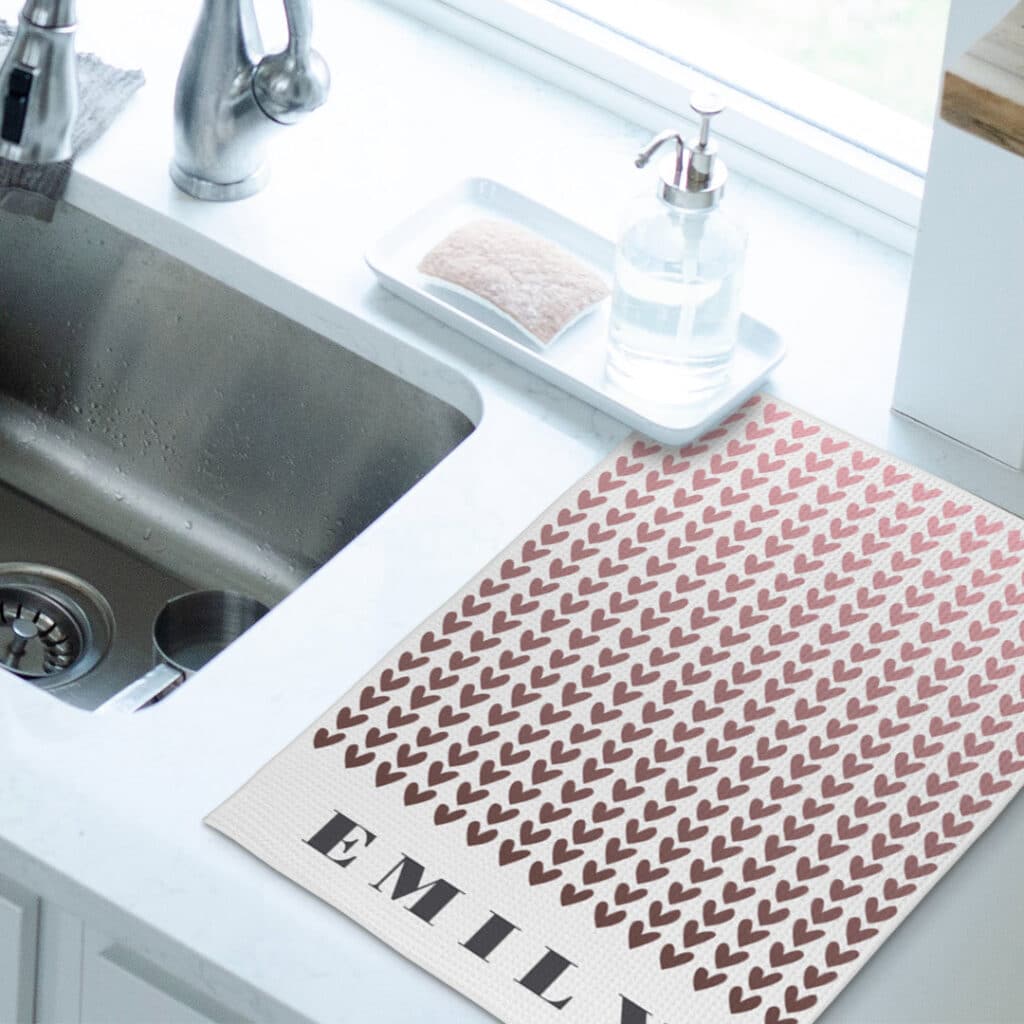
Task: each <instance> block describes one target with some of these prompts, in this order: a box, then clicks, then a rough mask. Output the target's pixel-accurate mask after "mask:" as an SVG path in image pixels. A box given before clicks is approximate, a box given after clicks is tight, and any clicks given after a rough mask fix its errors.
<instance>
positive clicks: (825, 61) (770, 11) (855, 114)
mask: <svg viewBox="0 0 1024 1024" xmlns="http://www.w3.org/2000/svg"><path fill="white" fill-rule="evenodd" d="M554 2H555V3H556V4H557V5H558V6H559V7H562V8H565V9H568V10H572V11H575V12H577V13H578V14H581V15H583V16H584V17H586V18H588V19H589V20H592V21H594V22H597V23H600V24H602V25H604V26H606V27H608V28H610V29H612V30H614V31H615V32H617V33H618V34H620V35H623V36H626V37H627V38H629V39H632V40H634V41H636V42H638V43H642V44H644V45H645V46H648V47H649V48H650V49H652V50H656V51H657V52H659V53H660V54H662V55H664V56H666V57H671V58H673V59H676V60H678V61H680V62H681V63H684V64H686V65H688V66H690V67H693V68H695V69H697V70H699V71H702V72H705V73H707V74H708V75H710V76H711V77H713V78H717V79H719V80H720V81H722V82H723V83H724V84H725V85H727V86H729V87H730V88H731V89H734V90H736V91H739V92H742V93H745V94H747V95H750V96H755V97H757V98H759V99H761V100H763V101H765V102H767V103H768V104H770V105H772V106H774V107H777V108H778V109H780V110H784V111H786V112H788V113H791V114H794V115H796V116H797V117H800V118H801V119H803V120H806V121H810V122H811V123H813V124H816V125H817V126H818V127H820V128H823V129H824V130H826V131H828V132H830V133H832V134H835V135H837V136H839V137H841V138H844V139H846V140H847V141H851V142H855V143H857V144H858V145H860V146H863V147H864V148H866V149H869V150H871V151H873V152H876V153H878V154H879V155H882V156H884V157H886V158H887V159H889V160H892V161H893V162H895V163H897V164H901V165H903V166H905V167H907V168H908V169H911V170H915V171H923V169H924V162H925V160H926V156H927V138H928V134H929V130H930V128H931V124H932V118H933V114H934V110H935V103H936V97H937V93H938V86H939V80H940V71H941V64H942V51H943V43H944V39H945V32H946V24H947V21H948V17H949V0H629V2H623V0H554Z"/></svg>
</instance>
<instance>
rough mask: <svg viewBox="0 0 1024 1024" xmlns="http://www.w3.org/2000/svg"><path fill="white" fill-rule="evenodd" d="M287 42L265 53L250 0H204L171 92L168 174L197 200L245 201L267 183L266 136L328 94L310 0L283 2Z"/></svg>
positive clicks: (327, 78)
mask: <svg viewBox="0 0 1024 1024" xmlns="http://www.w3.org/2000/svg"><path fill="white" fill-rule="evenodd" d="M284 9H285V16H286V18H287V21H288V45H287V47H286V48H285V49H284V50H283V51H282V52H281V53H273V54H267V55H266V56H264V55H263V44H262V42H261V40H260V31H259V26H258V24H257V22H256V12H255V11H254V10H253V5H252V0H203V6H202V11H201V12H200V15H199V21H198V23H197V24H196V28H195V31H194V32H193V34H192V41H191V42H190V43H189V46H188V50H187V51H186V52H185V59H184V61H183V62H182V65H181V72H180V73H179V75H178V87H177V90H176V91H175V96H174V161H173V163H172V164H171V178H172V179H173V180H174V183H175V184H176V185H177V186H178V188H180V189H182V190H183V191H185V192H188V193H189V195H193V196H196V197H197V198H199V199H220V200H226V199H244V198H245V197H246V196H251V195H253V194H254V193H256V192H258V191H259V190H260V189H261V188H262V187H263V186H264V185H265V184H266V181H267V176H268V167H267V162H266V152H265V150H266V141H267V137H268V136H269V135H270V134H271V132H272V131H273V130H274V129H275V128H276V127H278V126H280V125H289V124H294V123H295V122H296V121H299V120H300V119H301V118H302V117H303V116H304V115H305V114H308V113H309V112H310V111H312V110H315V109H316V108H317V107H319V106H320V105H321V104H322V103H323V102H324V101H325V100H326V99H327V93H328V90H329V89H330V82H331V76H330V72H329V71H328V70H327V65H326V64H325V63H324V60H323V58H322V57H321V56H320V54H318V53H317V52H316V50H314V49H313V48H312V47H311V45H310V37H311V35H312V29H313V25H312V22H313V16H312V11H311V9H310V0H284Z"/></svg>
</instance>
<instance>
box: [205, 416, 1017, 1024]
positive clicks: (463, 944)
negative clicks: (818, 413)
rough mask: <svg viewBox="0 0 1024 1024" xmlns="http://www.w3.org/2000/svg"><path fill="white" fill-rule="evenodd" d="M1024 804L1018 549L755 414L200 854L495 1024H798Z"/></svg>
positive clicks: (263, 780)
mask: <svg viewBox="0 0 1024 1024" xmlns="http://www.w3.org/2000/svg"><path fill="white" fill-rule="evenodd" d="M1022 779H1024V531H1022V528H1021V525H1020V523H1019V522H1018V521H1017V520H1016V519H1015V518H1014V517H1012V516H1010V515H1009V514H1007V513H1005V512H1002V511H999V510H997V509H995V508H993V507H991V506H989V505H986V504H985V503H983V502H982V501H980V500H978V499H976V498H973V497H971V496H969V495H966V494H964V493H962V492H960V491H958V490H956V489H955V488H952V487H950V486H949V485H947V484H945V483H942V482H940V481H938V480H935V479H933V478H930V477H928V476H926V475H925V474H923V473H921V472H919V471H917V470H914V469H912V468H910V467H908V466H905V465H903V464H901V463H899V462H898V461H896V460H895V459H892V458H891V457H889V456H887V455H885V454H884V453H882V452H879V451H876V450H873V449H871V448H869V447H867V446H866V445H864V444H862V443H860V442H857V441H856V440H854V439H852V438H850V437H847V436H845V435H842V434H839V433H838V432H836V431H834V430H832V429H831V428H828V427H827V426H825V425H823V424H821V423H819V422H817V421H815V420H813V419H811V418H809V417H807V416H806V415H803V414H801V413H800V412H799V411H797V410H794V409H791V408H789V407H787V406H785V405H783V404H782V403H780V402H778V401H774V400H769V399H767V398H764V397H757V398H755V399H753V400H751V401H750V402H749V403H747V405H746V406H744V408H743V409H741V410H740V411H738V412H737V413H735V414H734V415H733V416H731V417H730V418H729V419H728V420H727V421H726V422H725V423H724V424H722V425H721V426H720V427H718V428H717V429H715V430H713V431H712V432H711V433H709V434H708V435H707V436H705V437H704V438H702V439H701V440H700V441H699V442H698V443H696V444H694V445H691V446H689V447H687V448H684V449H677V448H667V447H664V446H661V445H658V444H654V443H650V442H647V441H645V440H642V439H637V438H633V439H631V440H629V441H628V442H626V443H625V444H623V446H622V447H621V448H620V449H619V450H618V451H616V452H614V453H613V454H612V455H611V456H610V457H609V458H608V459H607V460H606V461H605V462H604V463H603V464H602V465H601V466H599V467H598V468H597V469H596V470H595V471H594V472H593V473H591V474H590V475H589V476H588V477H586V478H585V479H584V480H582V481H581V482H580V483H579V484H578V485H577V486H575V487H574V488H573V489H572V490H571V491H570V492H569V493H568V494H566V495H565V496H564V497H563V498H562V499H561V500H560V501H558V502H556V504H555V505H554V506H553V507H552V508H551V509H550V510H549V511H548V512H547V513H546V514H545V515H543V516H542V517H541V518H540V519H539V520H538V521H537V522H536V523H535V524H534V525H532V526H531V527H530V528H529V529H528V530H527V531H526V532H525V533H524V534H523V535H522V536H521V537H520V538H519V539H518V540H516V541H515V542H514V543H513V544H512V545H511V546H510V547H509V548H508V549H507V550H506V551H505V552H503V553H502V554H501V555H500V556H499V557H498V558H497V559H496V560H495V561H494V562H492V563H491V564H490V565H488V566H487V567H486V568H485V569H484V570H483V571H482V572H481V573H480V574H479V575H478V576H477V577H476V578H475V579H474V580H472V581H471V582H470V583H469V584H468V585H467V586H466V587H465V588H464V589H463V590H462V591H461V592H460V593H459V594H457V595H456V596H455V597H454V598H452V600H451V601H449V602H448V603H447V604H446V605H445V606H444V607H442V608H441V609H439V610H438V611H437V612H436V613H435V614H434V615H433V616H431V618H430V619H428V620H427V622H425V623H424V624H423V626H422V627H421V629H420V630H418V631H417V632H416V633H415V634H413V635H412V636H410V637H409V638H408V639H407V640H406V641H404V642H403V643H402V644H400V645H399V646H398V647H397V648H396V649H395V650H394V651H393V652H392V653H391V654H389V655H388V657H387V658H385V659H384V661H383V662H382V663H381V664H380V665H379V666H377V667H376V668H375V669H374V670H373V671H372V672H371V673H370V674H369V675H368V676H367V677H366V678H365V679H363V680H362V681H361V682H359V683H358V684H356V685H355V686H353V687H352V688H351V689H349V690H348V692H347V693H346V694H345V696H344V698H343V699H342V700H341V701H340V702H339V703H338V704H337V705H335V706H334V707H333V708H331V709H330V710H329V711H328V712H327V713H326V714H325V715H323V716H322V717H321V718H320V719H319V720H318V721H317V722H316V723H314V724H313V725H312V726H311V727H310V729H309V730H308V731H307V732H306V733H304V734H303V735H302V736H301V737H299V739H298V740H296V741H295V743H293V744H292V745H291V746H289V747H288V748H287V749H286V750H285V751H283V752H282V753H281V754H280V755H279V756H278V757H277V758H275V759H274V760H273V761H272V762H271V763H270V764H269V765H268V766H266V767H265V768H264V769H263V770H262V771H261V772H259V773H258V774H257V775H256V776H255V778H254V779H253V780H252V781H250V782H249V783H248V784H247V785H246V786H245V787H244V788H243V789H242V790H241V791H240V792H239V793H237V794H236V795H235V796H234V797H232V798H231V799H230V800H228V801H227V802H226V803H225V804H224V805H223V806H222V807H220V808H219V809H218V810H217V811H215V812H214V813H213V814H212V815H211V816H210V818H209V819H208V821H209V823H210V824H211V825H213V826H214V827H215V828H217V829H219V830H220V831H222V832H223V833H225V834H226V835H228V836H230V837H232V838H233V839H235V840H236V841H237V842H239V843H240V844H242V845H243V846H244V847H246V848H247V849H249V850H251V851H252V852H253V853H255V854H256V855H257V856H259V857H260V858H262V859H263V860H264V861H266V862H267V863H268V864H270V865H271V866H272V867H274V868H276V869H277V870H278V871H280V872H282V873H284V874H285V875H287V876H288V877H290V878H292V879H294V880H295V881H297V882H298V883H299V884H300V885H303V886H305V887H306V888H308V889H309V890H310V891H312V892H314V893H316V894H317V895H318V896H320V897H321V898H323V899H324V900H327V901H329V902H330V903H331V904H332V905H334V906H335V907H337V908H338V909H340V910H342V911H344V912H345V913H346V914H349V915H350V916H352V917H354V918H355V919H356V920H357V921H359V922H361V923H362V924H363V925H364V926H366V927H367V928H369V929H370V930H372V931H373V932H375V933H376V934H377V935H379V936H380V937H381V938H382V939H384V940H385V941H386V942H388V943H390V944H391V945H392V946H394V947H395V948H396V949H398V950H399V951H400V952H402V953H403V954H405V955H406V956H408V957H409V958H411V959H412V960H414V961H416V962H417V963H419V964H421V965H422V966H424V967H425V968H426V969H427V970H429V971H431V972H432V973H434V974H435V975H437V976H438V977H440V978H442V979H443V980H445V981H446V982H448V983H449V984H451V985H452V986H454V987H455V988H456V989H458V990H459V991H461V992H462V993H464V994H465V995H466V996H468V997H469V998H471V999H473V1000H475V1001H476V1002H477V1003H479V1004H480V1005H481V1006H483V1007H485V1008H486V1009H487V1010H488V1011H490V1012H491V1013H493V1014H494V1015H495V1016H497V1017H498V1018H500V1019H502V1020H506V1021H509V1022H513V1024H536V1022H537V1021H543V1020H551V1021H565V1022H573V1024H576V1022H578V1024H604V1022H608V1024H690V1022H723V1024H724V1022H737V1024H783V1022H788V1024H809V1022H811V1021H812V1020H814V1019H815V1018H816V1017H817V1016H818V1015H819V1014H820V1013H821V1011H822V1010H823V1009H824V1008H825V1007H826V1006H827V1005H828V1003H829V1002H830V1001H831V1000H832V999H833V998H834V997H835V996H836V994H837V993H838V992H839V991H840V990H841V989H842V987H843V986H844V985H845V984H847V983H848V982H849V980H850V979H851V977H852V976H853V975H854V974H855V973H856V971H857V970H858V969H859V968H860V967H861V966H863V964H864V963H865V961H866V960H867V959H868V958H869V957H870V956H871V955H872V953H873V952H875V950H877V949H878V947H879V946H880V944H881V943H882V942H883V941H884V940H885V938H886V937H887V936H888V934H889V933H890V932H891V931H892V930H893V929H894V928H895V927H896V925H897V924H898V923H899V921H900V919H901V918H902V917H903V916H904V915H906V914H907V913H909V912H910V910H912V908H913V907H914V906H915V904H916V903H917V902H918V901H919V900H920V899H921V898H922V897H923V896H924V895H925V893H926V892H927V891H928V890H929V888H930V887H931V886H932V885H934V884H935V882H936V881H937V880H938V879H939V878H940V877H941V876H942V875H943V873H944V872H945V871H947V870H948V869H949V868H950V867H951V866H952V865H953V864H954V862H955V861H956V860H957V859H958V858H959V857H960V856H961V855H962V854H963V853H964V851H965V850H966V848H967V847H968V846H969V845H970V843H971V842H972V841H973V840H974V839H976V838H977V836H978V835H979V834H980V833H981V832H982V831H983V830H984V829H985V827H986V826H987V825H988V824H989V823H990V822H991V821H992V820H993V819H994V817H995V816H996V815H997V814H998V813H999V812H1000V810H1001V809H1002V808H1004V807H1005V806H1006V804H1007V803H1008V802H1009V800H1010V798H1011V797H1012V796H1013V795H1014V794H1015V793H1016V792H1017V790H1018V789H1019V788H1020V785H1021V781H1022ZM381 998H382V1000H383V1003H382V1005H384V1006H386V999H387V995H386V993H383V994H382V996H381Z"/></svg>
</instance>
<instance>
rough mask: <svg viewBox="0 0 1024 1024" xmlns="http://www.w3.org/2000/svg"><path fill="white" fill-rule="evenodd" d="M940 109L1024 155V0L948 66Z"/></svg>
mask: <svg viewBox="0 0 1024 1024" xmlns="http://www.w3.org/2000/svg"><path fill="white" fill-rule="evenodd" d="M940 113H941V116H942V119H943V120H944V121H947V122H948V123H949V124H952V125H955V126H956V127H957V128H962V129H963V130H964V131H967V132H970V133H971V134H972V135H976V136H978V137H979V138H982V139H985V140H986V141H988V142H991V143H993V144H994V145H996V146H999V147H1000V148H1001V149H1005V150H1007V151H1008V152H1011V153H1015V154H1016V155H1018V156H1024V0H1022V2H1021V3H1019V4H1018V5H1017V7H1016V8H1014V10H1013V11H1011V12H1010V13H1009V14H1008V15H1007V16H1006V17H1005V18H1004V19H1003V20H1002V21H1001V22H1000V23H999V24H998V25H996V27H995V28H994V29H992V31H991V32H989V33H988V34H987V35H985V36H983V37H982V38H981V39H979V40H978V42H977V43H975V44H974V46H972V47H971V48H970V50H968V52H967V53H966V54H965V55H964V56H963V57H961V58H960V60H959V61H957V63H956V64H955V65H954V66H953V67H952V68H951V69H950V70H949V71H947V72H946V75H945V79H944V82H943V90H942V104H941V108H940Z"/></svg>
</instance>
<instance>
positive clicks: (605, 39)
mask: <svg viewBox="0 0 1024 1024" xmlns="http://www.w3.org/2000/svg"><path fill="white" fill-rule="evenodd" d="M382 2H383V3H386V4H388V5H389V6H392V7H395V8H397V9H399V10H401V11H403V12H405V13H407V14H409V15H411V16H413V17H415V18H416V19H417V20H420V21H422V22H424V23H426V24H428V25H431V26H433V27H436V28H439V29H440V30H442V31H443V32H445V33H446V34H448V35H451V36H454V37H455V38H457V39H460V40H461V41H463V42H466V43H468V44H469V45H471V46H473V47H474V48H476V49H478V50H482V51H484V52H486V53H489V54H491V55H493V56H496V57H498V58H500V59H502V60H504V61H507V62H508V63H510V64H512V65H514V66H516V67H520V68H522V69H524V70H526V71H529V72H530V73H531V74H533V75H536V76H537V77H539V78H542V79H544V80H545V81H548V82H550V83H552V84H554V85H557V86H559V87H560V88H562V89H565V90H566V91H568V92H571V93H573V94H575V95H577V96H580V97H582V98H584V99H586V100H588V101H589V102H591V103H594V104H597V105H600V106H602V107H604V108H605V109H607V110H609V111H611V112H612V113H615V114H618V115H619V116H621V117H624V118H626V119H628V120H629V121H631V122H632V123H634V124H637V125H641V126H643V127H645V128H647V129H649V130H651V131H652V132H654V131H660V130H661V129H663V128H665V127H666V126H667V125H673V124H679V123H680V122H685V123H687V124H690V125H692V124H693V123H694V122H693V117H692V114H690V112H689V98H690V95H691V93H692V92H694V91H697V90H699V89H701V88H706V87H707V84H708V79H707V78H706V77H705V76H704V75H702V74H700V73H699V72H697V71H694V70H692V69H689V68H687V67H685V66H683V65H682V64H680V63H678V62H676V61H674V60H671V59H669V58H667V57H664V56H661V55H659V54H656V53H654V52H652V51H651V50H649V49H647V48H646V47H644V46H642V45H640V44H638V43H636V42H633V41H630V40H628V39H626V38H624V37H622V36H619V35H618V34H616V33H614V32H612V31H609V30H607V29H604V28H602V27H601V26H600V25H596V24H594V23H592V22H589V21H588V20H586V19H584V18H581V17H580V16H578V15H576V14H574V13H572V12H570V11H566V10H563V9H561V8H558V7H555V6H553V5H551V4H549V3H547V2H546V0H382ZM612 78H614V80H615V83H617V84H613V82H612V81H611V80H610V79H612ZM648 96H657V97H658V102H653V101H651V100H649V99H646V98H645V97H648ZM861 119H862V120H864V118H863V117H862V118H861ZM718 128H719V134H720V135H721V136H722V138H723V151H724V153H725V155H726V157H727V159H728V160H729V163H730V166H731V167H732V168H733V169H734V170H737V171H740V172H741V173H743V174H744V175H746V176H747V177H748V178H750V179H751V180H752V181H757V182H758V183H760V184H763V185H766V186H768V187H769V188H772V189H774V190H776V191H779V192H782V193H783V194H785V195H787V196H790V197H791V198H794V199H796V200H797V201H799V202H801V203H804V204H805V205H808V206H811V207H812V208H814V209H816V210H819V211H821V212H823V213H825V214H827V215H828V216H830V217H833V218H835V219H837V220H840V221H842V222H843V223H845V224H848V225H849V226H851V227H853V228H855V229H856V230H858V231H862V232H865V233H867V234H870V235H872V236H873V237H875V238H877V239H879V240H880V241H883V242H885V243H886V244H888V245H891V246H894V247H895V248H898V249H900V250H902V251H903V252H907V253H909V252H912V250H913V244H914V238H915V234H916V227H917V223H918V219H919V215H920V207H921V198H922V194H923V188H924V181H923V178H922V177H921V175H920V174H918V173H915V172H914V171H912V170H910V169H906V168H902V167H898V166H896V165H895V164H893V163H892V162H890V161H889V160H887V159H884V158H882V157H880V156H878V155H875V154H872V153H869V152H867V151H866V150H864V149H862V148H860V147H859V146H856V145H853V144H852V143H850V142H847V141H843V140H842V139H840V138H837V137H835V136H833V135H831V134H829V133H828V132H826V131H824V130H822V129H821V128H818V127H815V126H813V125H811V124H808V123H806V122H804V121H802V120H799V119H798V118H796V117H793V116H791V115H789V114H787V113H785V112H783V111H781V110H778V109H775V108H773V107H772V106H770V105H769V104H767V103H764V102H762V101H760V100H758V99H756V98H753V97H749V96H744V95H740V94H736V95H734V96H733V97H731V109H730V110H729V111H727V113H726V114H725V115H723V117H722V118H721V119H719V123H718ZM896 130H897V126H895V125H894V126H893V127H892V128H891V129H890V133H891V132H894V131H896ZM858 134H863V133H858ZM926 136H927V132H925V131H924V130H923V129H921V131H920V135H919V137H917V138H916V139H915V145H914V146H913V154H914V155H913V157H912V158H911V162H912V163H919V164H920V163H923V162H924V161H925V160H926V156H927V154H926V150H927V143H926Z"/></svg>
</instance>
